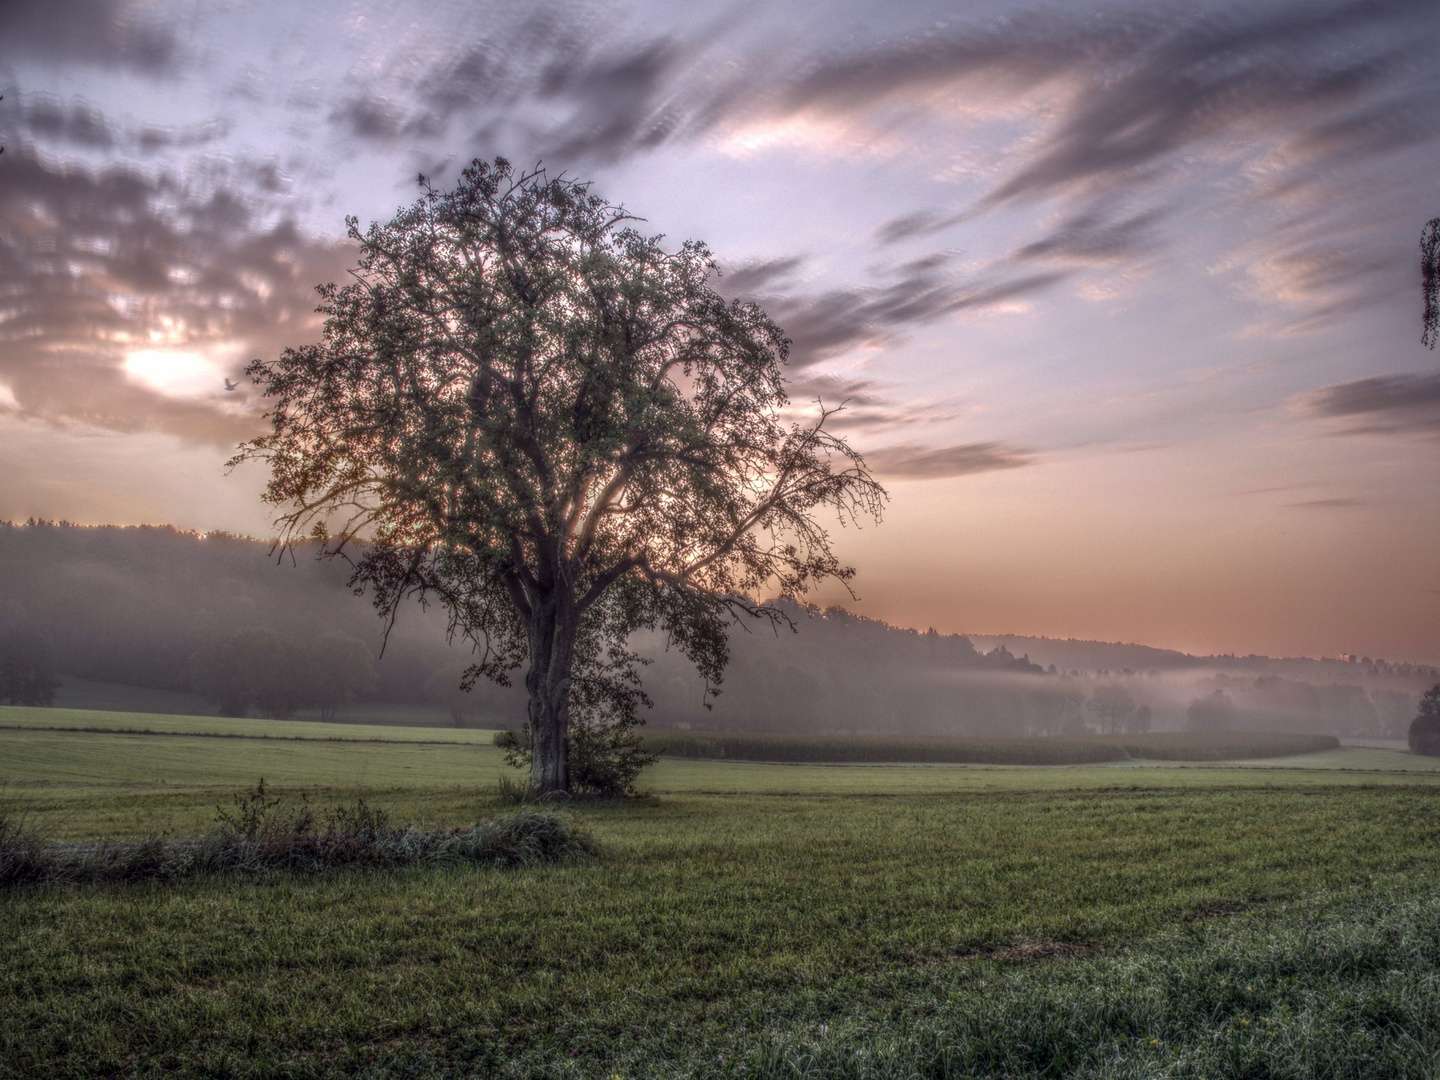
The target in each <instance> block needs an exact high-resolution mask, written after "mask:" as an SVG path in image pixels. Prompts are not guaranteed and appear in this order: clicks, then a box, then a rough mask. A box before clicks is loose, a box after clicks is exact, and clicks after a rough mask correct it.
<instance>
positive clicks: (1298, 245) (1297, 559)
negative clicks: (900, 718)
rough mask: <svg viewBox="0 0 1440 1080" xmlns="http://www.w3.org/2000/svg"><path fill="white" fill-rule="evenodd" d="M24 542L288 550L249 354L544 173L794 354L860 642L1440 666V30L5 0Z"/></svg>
mask: <svg viewBox="0 0 1440 1080" xmlns="http://www.w3.org/2000/svg"><path fill="white" fill-rule="evenodd" d="M0 94H3V100H0V143H3V145H4V147H5V149H4V153H3V155H0V518H9V519H12V520H23V519H25V518H28V517H31V516H34V517H39V518H47V519H66V520H70V521H76V522H81V523H94V524H99V523H115V524H133V523H171V524H175V525H177V526H180V527H182V528H187V529H195V530H200V531H209V530H213V529H224V530H228V531H232V532H238V533H245V534H250V535H256V536H266V535H269V534H270V532H271V529H270V519H271V517H272V516H273V514H272V511H271V510H270V509H269V508H267V507H265V506H264V505H263V504H262V503H261V502H260V501H259V498H258V493H259V491H260V489H261V487H262V486H263V483H264V477H263V475H262V474H260V473H258V472H256V471H254V469H253V468H246V469H239V470H235V471H230V472H227V470H226V468H225V461H226V460H227V458H228V457H229V456H230V454H231V453H232V452H233V450H234V448H235V446H236V444H237V443H238V442H240V441H242V440H244V439H246V438H249V437H251V436H253V435H256V434H259V433H260V432H261V431H263V430H264V421H263V418H262V414H263V412H264V403H263V401H262V400H260V399H259V398H257V397H256V396H255V394H254V392H253V390H252V389H251V388H250V387H249V386H248V384H244V385H242V386H241V387H240V389H238V390H235V391H227V390H226V389H225V380H226V379H227V378H228V379H231V380H238V379H239V378H240V375H239V373H240V371H241V369H243V368H244V366H245V365H246V364H247V363H248V362H249V361H250V360H252V359H254V358H272V357H274V356H276V355H278V353H279V352H280V350H282V349H283V348H285V347H286V346H291V345H299V344H304V343H308V342H311V341H314V340H317V338H318V335H319V324H318V322H317V319H316V317H315V315H314V313H313V308H314V305H315V302H316V299H315V296H314V293H313V286H314V285H316V284H318V283H320V282H323V281H335V280H340V279H341V278H342V277H343V276H344V274H345V271H346V268H347V267H348V266H350V265H352V263H353V260H354V251H353V249H352V248H351V247H350V246H349V245H348V242H347V241H346V240H345V236H344V228H345V226H344V219H345V217H346V216H347V215H354V216H356V217H358V218H359V219H360V220H361V222H362V223H368V222H370V221H374V220H380V221H384V220H388V219H389V218H390V217H391V216H392V215H393V214H394V213H395V211H396V210H397V209H399V208H400V207H402V206H404V205H407V204H409V203H410V202H413V201H414V199H415V198H416V197H417V195H418V191H417V188H416V177H417V175H419V174H422V173H423V174H424V175H426V176H428V177H430V178H432V180H433V181H434V182H435V183H436V184H438V185H442V186H443V185H445V184H446V183H447V182H449V181H453V179H454V177H455V176H456V174H457V173H458V171H459V169H460V168H461V167H463V166H464V164H465V163H467V162H468V161H469V160H471V159H472V158H476V157H481V158H491V157H494V156H496V155H503V156H505V157H506V158H508V159H510V160H512V161H514V162H516V163H517V164H526V165H528V164H531V163H535V162H543V164H544V165H545V166H546V168H548V169H549V170H551V171H552V172H563V173H565V174H566V175H569V176H574V177H578V178H582V179H587V180H590V181H593V183H594V190H595V191H597V192H599V193H600V194H603V195H604V196H605V197H607V198H608V199H610V200H612V201H613V202H617V203H621V204H623V205H624V206H625V207H626V208H627V209H629V210H630V211H631V212H632V213H634V214H636V215H638V216H640V217H642V218H644V219H645V221H644V224H643V226H642V227H643V228H645V229H646V230H647V231H650V232H653V233H661V234H664V235H665V236H666V237H667V240H666V242H667V243H672V244H676V245H678V244H679V243H680V242H681V241H683V240H685V239H689V238H698V239H702V240H705V241H706V242H707V243H708V244H709V245H710V247H711V249H712V250H713V251H714V253H715V256H716V258H717V260H718V262H719V264H720V266H721V268H722V271H723V273H722V276H721V277H720V278H719V279H718V282H717V287H718V288H720V289H721V291H722V292H726V293H728V294H730V295H733V296H740V297H745V298H748V299H754V300H757V301H759V302H760V303H761V304H763V305H764V307H765V309H766V310H767V311H768V312H769V313H770V314H771V315H772V316H773V317H774V318H775V319H776V320H777V321H778V322H779V323H780V324H781V325H782V326H783V327H784V328H785V330H786V332H787V333H788V334H789V336H790V337H791V338H792V339H793V342H794V345H793V348H792V352H791V357H790V364H789V379H790V393H791V397H792V400H793V401H794V402H795V403H796V404H797V406H806V407H813V403H815V402H816V401H817V400H818V401H823V402H824V403H825V404H826V405H833V404H838V403H841V402H844V403H845V404H846V408H845V411H844V412H843V413H842V414H840V416H839V417H838V418H837V421H838V423H839V425H840V426H839V428H838V430H839V431H841V432H842V433H843V434H844V435H845V436H846V437H847V438H848V439H849V441H850V442H851V443H852V444H853V445H854V446H855V447H856V448H857V449H859V450H860V451H861V452H862V453H863V454H865V456H866V459H867V461H868V462H869V463H870V465H871V466H872V467H873V469H874V470H875V472H876V473H877V474H878V475H879V476H880V478H881V479H882V481H883V482H884V483H885V485H886V487H887V488H888V489H889V491H890V495H891V500H890V503H889V507H888V509H887V512H886V515H885V520H884V522H883V523H882V524H880V525H878V526H876V525H867V526H866V527H865V528H863V529H859V530H856V529H848V528H847V529H837V530H836V532H835V541H836V545H837V549H838V551H839V553H840V554H841V555H842V557H844V558H845V559H847V560H848V561H850V562H852V563H853V564H854V565H855V566H856V567H857V568H858V570H859V575H858V577H857V579H856V581H855V586H854V587H855V590H856V593H857V596H856V597H855V598H851V597H847V596H845V595H844V593H843V592H836V591H834V590H830V591H827V592H824V593H822V594H819V595H818V596H817V597H816V599H817V600H819V601H821V602H827V603H828V602H837V601H843V602H845V604H846V606H848V607H850V608H851V609H852V610H855V611H857V612H858V613H860V614H864V615H868V616H873V617H876V618H883V619H886V620H888V621H891V622H893V623H896V624H898V625H902V626H913V627H916V628H919V629H925V628H927V627H932V626H933V627H935V628H936V629H938V630H941V631H943V632H951V633H974V634H1000V633H1015V634H1030V635H1045V636H1050V637H1076V638H1095V639H1101V640H1123V641H1135V642H1143V643H1146V644H1153V645H1159V646H1166V647H1171V648H1179V649H1184V650H1186V651H1190V652H1197V653H1240V654H1246V653H1264V654H1269V655H1311V656H1320V655H1329V656H1334V655H1338V654H1340V653H1344V652H1352V653H1356V654H1364V655H1369V656H1384V657H1386V658H1388V659H1392V660H1410V661H1424V662H1437V661H1440V468H1437V466H1440V360H1437V354H1436V353H1434V352H1431V351H1429V350H1427V349H1426V348H1425V347H1424V346H1423V345H1422V344H1421V342H1420V334H1421V302H1422V301H1421V293H1420V271H1419V252H1418V242H1419V236H1420V231H1421V229H1422V227H1423V226H1424V224H1425V222H1426V221H1427V220H1428V219H1429V218H1431V217H1432V216H1435V215H1437V214H1440V184H1437V182H1436V178H1437V176H1440V5H1437V4H1435V3H1433V2H1422V0H1415V2H1409V0H1369V2H1363V3H1362V2H1345V3H1329V2H1325V0H1300V2H1290V0H1248V2H1245V3H1210V2H1205V0H1184V2H1181V3H1156V2H1143V3H1136V2H1126V3H1117V2H1109V0H1098V2H1095V3H1086V4H1079V3H1055V4H1027V3H1017V2H1003V3H1000V2H982V0H976V2H952V3H919V2H916V3H912V2H909V0H890V2H888V3H885V4H874V3H860V2H856V0H836V2H825V0H787V2H786V3H783V4H781V3H770V4H762V3H754V2H749V3H736V4H730V5H726V4H723V3H714V2H707V3H678V2H674V0H670V2H663V3H662V2H656V0H635V2H631V3H626V2H622V0H616V2H596V3H587V2H576V3H545V2H540V3H525V4H518V3H486V2H483V0H436V2H427V3H424V4H421V3H417V2H412V0H385V2H384V3H381V2H376V0H355V2H326V0H314V2H311V3H307V4H294V3H280V2H276V0H246V2H244V3H241V2H239V0H3V2H0Z"/></svg>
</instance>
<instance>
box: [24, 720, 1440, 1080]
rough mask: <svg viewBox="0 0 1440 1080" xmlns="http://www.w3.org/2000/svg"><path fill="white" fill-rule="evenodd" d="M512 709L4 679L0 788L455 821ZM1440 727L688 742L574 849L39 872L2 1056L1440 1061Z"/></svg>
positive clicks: (504, 1063)
mask: <svg viewBox="0 0 1440 1080" xmlns="http://www.w3.org/2000/svg"><path fill="white" fill-rule="evenodd" d="M57 729H67V730H57ZM489 739H490V734H489V733H488V732H479V731H471V730H458V729H445V728H432V729H423V728H381V727H364V726H360V725H325V724H304V723H290V722H266V721H249V720H225V719H219V718H203V717H175V716H164V717H162V716H145V715H138V714H113V713H112V714H106V713H89V712H78V711H72V712H66V711H61V710H53V709H43V710H41V709H37V710H27V709H0V782H3V784H4V789H3V795H0V798H3V802H4V807H3V809H4V811H5V812H7V813H8V814H10V815H11V817H12V818H16V817H18V818H20V819H23V821H24V822H25V824H26V825H27V826H28V827H33V828H35V829H37V830H39V831H40V832H41V833H43V834H44V835H45V836H47V837H49V838H52V839H54V840H56V841H67V840H86V841H93V840H96V839H101V838H111V839H136V838H142V837H146V836H170V837H185V836H193V835H196V834H198V833H200V832H203V831H204V830H205V829H207V828H209V827H210V826H211V824H212V823H213V821H214V818H215V810H216V806H217V805H218V804H223V803H225V802H226V801H227V800H228V799H229V798H230V797H231V795H232V793H234V792H236V791H237V790H239V789H242V788H246V787H251V786H253V785H254V783H255V781H256V779H257V778H258V777H260V776H262V775H263V776H264V777H265V778H266V781H267V783H268V784H270V785H272V787H274V788H275V789H277V790H279V791H280V792H281V793H282V794H283V795H286V796H287V797H289V798H292V799H294V798H298V796H299V791H300V790H301V789H302V788H303V789H304V790H305V792H306V793H307V795H308V797H309V799H310V800H311V801H312V803H314V804H316V805H321V806H324V805H328V804H332V803H338V802H343V801H347V800H351V799H353V798H355V797H357V796H363V797H364V798H365V799H366V800H367V801H370V802H372V803H375V804H377V805H381V806H384V807H386V808H388V809H390V810H391V812H392V814H393V815H394V816H395V817H396V818H398V819H400V820H404V821H415V822H422V823H425V824H426V825H428V826H430V827H436V828H445V827H458V826H462V825H467V824H471V823H474V822H475V821H477V820H480V819H484V818H490V817H495V816H497V815H501V814H504V813H507V812H509V810H508V808H507V807H505V806H504V805H502V804H501V803H500V801H499V799H498V798H497V794H496V793H497V784H498V781H499V778H500V777H501V776H502V775H504V774H505V772H506V770H505V766H504V764H503V761H502V760H501V757H500V755H499V753H498V752H497V751H496V750H495V749H494V747H493V746H491V745H489ZM1435 764H1436V763H1434V762H1431V761H1429V760H1428V759H1421V758H1415V757H1413V756H1411V755H1408V754H1402V753H1397V752H1394V751H1389V750H1380V749H1360V748H1342V749H1338V750H1328V751H1323V752H1320V753H1315V754H1308V755H1299V756H1295V757H1289V758H1276V759H1266V760H1261V761H1254V762H1211V763H1175V762H1168V763H1156V762H1134V761H1131V762H1121V763H1106V764H1096V765H1085V766H985V765H923V766H913V765H878V764H877V765H816V764H793V765H787V764H763V763H758V762H739V761H703V760H679V759H665V760H662V761H661V762H660V763H658V764H657V765H656V766H654V767H653V769H652V770H650V771H648V772H647V774H646V777H645V780H644V786H646V787H647V788H648V789H649V792H650V794H649V795H647V796H646V797H645V798H641V799H637V800H633V801H628V802H609V803H605V802H587V803H578V804H574V805H572V806H570V807H568V808H564V809H565V810H566V812H568V813H571V814H574V815H576V816H577V817H578V818H579V819H580V820H581V822H582V824H583V825H584V827H585V828H587V829H588V830H589V831H590V833H591V834H592V835H593V836H594V837H595V838H596V839H597V840H598V841H599V843H600V845H601V851H602V854H601V855H600V856H599V857H598V858H596V859H594V860H590V861H585V862H578V863H574V864H570V865H562V866H550V867H543V868H537V869H526V870H492V869H482V870H475V869H466V870H462V869H456V868H428V869H421V870H408V871H385V872H379V871H345V872H338V873H333V874H327V875H317V876H304V875H295V874H281V873H270V874H252V875H248V876H230V877H225V876H218V877H213V878H206V879H199V880H188V881H184V882H160V881H152V882H144V883H137V884H128V885H108V886H84V887H80V886H72V887H44V888H26V889H13V890H9V891H7V892H4V893H0V1016H3V1017H4V1022H3V1023H0V1077H6V1078H9V1077H29V1076H35V1075H46V1076H56V1077H59V1076H85V1077H101V1076H105V1077H110V1076H207V1077H208V1076H235V1077H367V1078H369V1077H375V1078H379V1077H390V1076H404V1077H416V1078H420V1077H451V1076H499V1075H505V1076H514V1077H521V1076H536V1077H539V1076H575V1077H592V1076H593V1077H603V1078H610V1077H616V1076H618V1077H626V1078H628V1077H642V1076H654V1077H665V1076H706V1077H709V1076H734V1077H741V1076H743V1077H747V1078H748V1077H755V1076H764V1077H769V1076H775V1077H780V1076H785V1077H792V1076H793V1077H802V1076H806V1077H822V1076H824V1077H828V1076H836V1077H857V1078H860V1077H865V1078H869V1077H909V1076H915V1077H921V1076H924V1077H931V1076H934V1077H940V1076H953V1077H966V1076H976V1077H979V1076H994V1077H1002V1076H1004V1075H1005V1074H1008V1075H1010V1076H1011V1077H1021V1076H1106V1077H1110V1076H1114V1077H1121V1076H1125V1077H1128V1076H1137V1077H1138V1076H1150V1077H1162V1076H1164V1077H1171V1076H1197V1077H1198V1076H1206V1077H1212V1078H1215V1077H1241V1076H1244V1077H1268V1076H1275V1077H1281V1076H1284V1077H1297V1078H1298V1077H1304V1076H1320V1075H1326V1076H1356V1077H1359V1076H1415V1077H1421V1076H1434V1075H1435V1074H1436V1069H1437V1066H1440V1036H1437V1034H1436V1033H1437V1032H1440V905H1437V902H1436V900H1435V896H1436V886H1437V884H1440V860H1437V858H1436V855H1437V851H1440V818H1437V815H1436V813H1435V809H1436V807H1437V804H1440V771H1437V770H1436V769H1435V768H1434V765H1435Z"/></svg>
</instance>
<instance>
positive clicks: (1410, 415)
mask: <svg viewBox="0 0 1440 1080" xmlns="http://www.w3.org/2000/svg"><path fill="white" fill-rule="evenodd" d="M1296 404H1297V405H1298V406H1299V408H1300V409H1301V411H1302V412H1303V413H1305V414H1308V415H1310V416H1315V417H1321V418H1326V419H1339V420H1343V421H1347V423H1346V424H1345V425H1344V427H1343V428H1342V429H1341V430H1342V431H1343V432H1344V433H1345V434H1362V435H1374V434H1381V435H1394V434H1404V433H1411V432H1420V433H1423V434H1429V435H1434V434H1440V374H1436V375H1376V376H1374V377H1372V378H1368V379H1358V380H1356V381H1355V382H1348V383H1340V384H1338V385H1336V386H1327V387H1324V388H1323V389H1320V390H1315V391H1312V392H1310V393H1309V394H1305V395H1302V396H1301V397H1300V398H1298V399H1297V401H1296Z"/></svg>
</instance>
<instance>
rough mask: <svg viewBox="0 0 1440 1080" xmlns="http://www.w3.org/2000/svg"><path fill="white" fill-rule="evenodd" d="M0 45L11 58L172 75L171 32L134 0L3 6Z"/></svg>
mask: <svg viewBox="0 0 1440 1080" xmlns="http://www.w3.org/2000/svg"><path fill="white" fill-rule="evenodd" d="M0 41H3V42H5V47H6V50H7V51H8V52H9V53H10V54H11V56H12V57H18V56H20V55H26V56H29V57H31V58H33V59H41V60H54V61H62V62H72V63H73V62H79V63H88V64H100V65H104V66H106V67H129V68H135V69H138V70H140V71H143V72H146V73H148V74H152V75H154V74H162V73H166V72H169V71H173V70H174V69H175V67H176V66H177V64H178V62H179V48H178V45H177V42H176V39H175V35H174V32H173V30H172V29H171V27H170V26H169V25H167V22H166V20H165V19H164V18H163V16H162V15H161V13H159V12H157V11H156V10H154V9H153V7H152V6H151V5H148V4H143V3H137V2H135V0H6V2H5V3H4V4H0Z"/></svg>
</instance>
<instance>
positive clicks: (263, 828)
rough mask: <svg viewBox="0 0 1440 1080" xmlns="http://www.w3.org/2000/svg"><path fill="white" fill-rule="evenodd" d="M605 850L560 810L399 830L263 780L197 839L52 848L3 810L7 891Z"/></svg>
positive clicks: (3, 884) (366, 809) (533, 859)
mask: <svg viewBox="0 0 1440 1080" xmlns="http://www.w3.org/2000/svg"><path fill="white" fill-rule="evenodd" d="M597 853H598V847H597V845H596V844H595V841H594V840H592V839H591V838H590V836H589V835H588V834H587V833H586V832H585V831H584V830H583V829H581V828H580V827H579V826H578V824H577V823H576V822H575V820H574V819H573V818H571V817H568V816H565V815H561V814H555V813H542V812H537V811H535V810H531V809H524V808H522V809H521V810H520V811H519V812H518V813H514V814H508V815H506V816H504V817H499V818H494V819H492V820H490V821H482V822H479V823H477V824H476V825H473V826H471V827H470V828H466V829H449V830H445V829H440V830H433V829H432V830H425V829H420V828H418V827H416V826H414V825H407V826H396V825H394V824H392V822H391V821H390V816H389V814H388V813H386V812H385V811H384V810H382V809H379V808H376V807H372V806H369V805H367V804H366V803H365V801H364V800H363V799H362V800H359V801H357V802H356V803H354V804H353V805H350V806H337V807H334V808H333V809H331V810H330V811H328V812H327V813H325V814H323V815H317V814H315V813H314V812H313V811H312V810H311V809H310V807H309V803H308V800H307V799H306V798H305V797H304V796H303V795H302V796H301V798H300V800H299V802H298V804H289V803H286V802H285V801H284V800H282V799H279V798H276V797H274V796H273V795H272V794H271V792H269V791H268V790H267V789H266V787H265V782H264V780H261V781H260V783H259V784H258V785H257V786H256V787H255V789H254V790H253V791H250V792H246V793H244V794H241V795H236V796H235V797H234V799H233V800H232V806H231V808H229V809H226V808H223V807H222V808H217V814H216V827H215V828H214V830H213V831H212V832H211V833H210V834H209V835H207V836H204V837H201V838H199V839H195V840H169V839H164V838H151V839H147V840H141V841H130V842H126V841H106V842H102V843H91V844H50V843H46V842H45V840H44V839H43V837H41V836H40V835H39V834H38V833H37V832H36V831H35V830H34V829H33V828H31V827H29V826H28V824H27V823H26V822H25V820H24V819H23V818H18V817H14V816H7V815H0V888H16V887H19V886H24V885H46V884H74V885H80V884H90V883H98V882H129V881H142V880H147V879H162V880H181V879H186V878H195V877H201V876H205V875H213V874H229V873H240V874H244V873H264V872H276V871H280V872H288V873H297V874H319V873H324V872H326V871H330V870H338V869H343V868H365V869H385V870H394V869H402V868H405V867H411V866H460V865H471V866H494V867H529V866H539V865H542V864H545V863H558V862H571V861H575V860H577V859H582V858H587V857H590V856H593V855H595V854H597Z"/></svg>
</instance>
